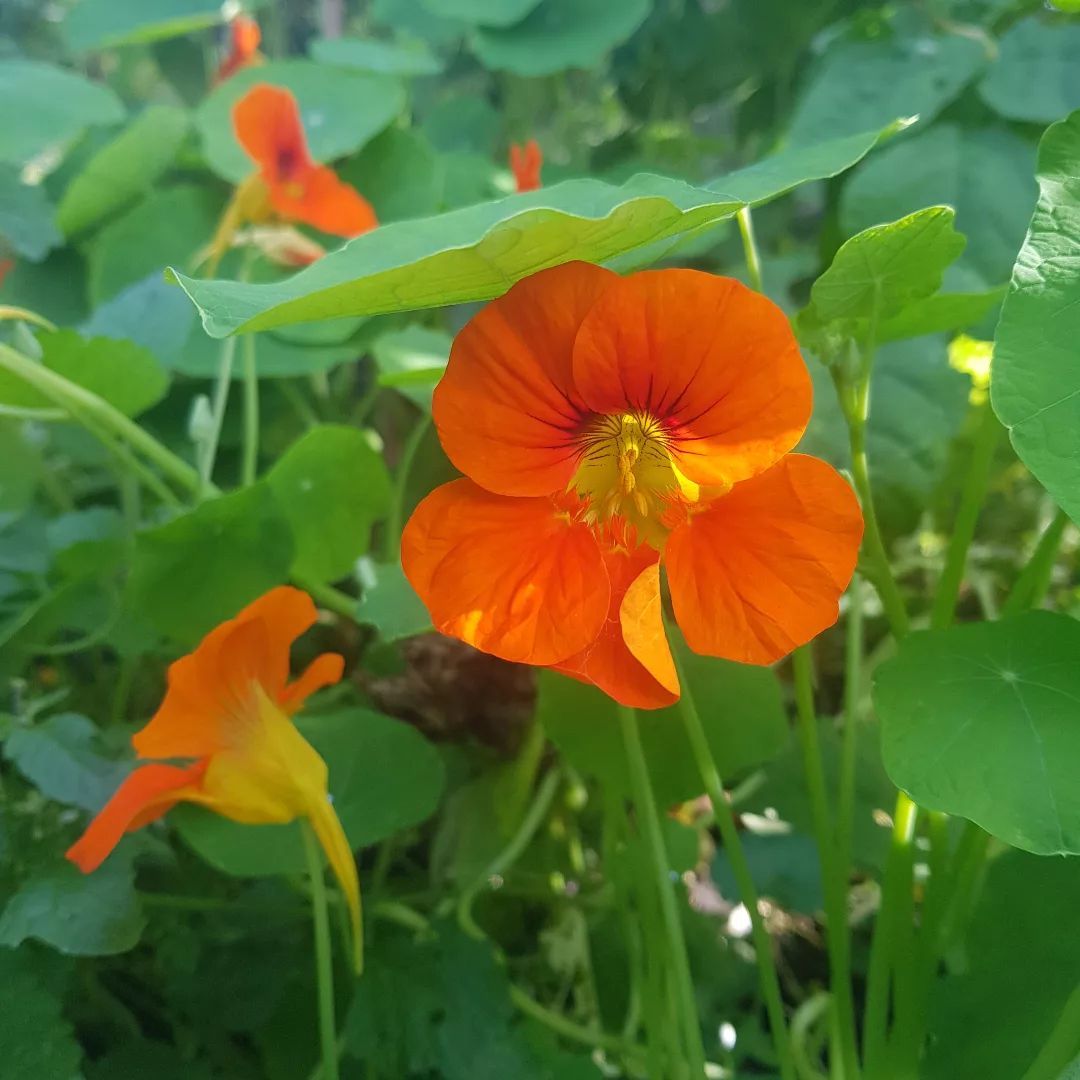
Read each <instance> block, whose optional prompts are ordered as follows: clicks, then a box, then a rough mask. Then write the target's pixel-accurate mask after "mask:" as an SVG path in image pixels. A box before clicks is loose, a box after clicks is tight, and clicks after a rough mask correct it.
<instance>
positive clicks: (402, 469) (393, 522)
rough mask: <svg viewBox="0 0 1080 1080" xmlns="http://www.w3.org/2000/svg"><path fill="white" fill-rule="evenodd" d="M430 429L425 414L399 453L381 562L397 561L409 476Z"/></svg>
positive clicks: (429, 419) (429, 423) (427, 417)
mask: <svg viewBox="0 0 1080 1080" xmlns="http://www.w3.org/2000/svg"><path fill="white" fill-rule="evenodd" d="M429 427H431V417H430V416H428V415H427V414H425V415H424V417H423V418H422V419H421V420H418V421H417V423H416V424H415V425H414V426H413V429H412V431H410V432H409V437H408V438H407V439H406V440H405V445H404V447H403V448H402V451H401V461H400V462H398V467H397V472H396V473H395V475H394V495H393V500H392V502H391V504H390V513H389V514H388V515H387V518H386V535H385V543H384V550H383V561H384V562H392V561H395V560H396V559H397V551H398V549H399V548H400V546H401V529H402V524H403V522H402V518H403V517H404V516H405V494H406V489H407V487H408V484H409V475H410V473H411V472H412V467H413V462H414V461H415V460H416V455H417V453H418V452H419V450H420V444H421V443H422V442H423V441H424V436H425V435H427V433H428V428H429Z"/></svg>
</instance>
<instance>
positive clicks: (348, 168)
mask: <svg viewBox="0 0 1080 1080" xmlns="http://www.w3.org/2000/svg"><path fill="white" fill-rule="evenodd" d="M338 175H339V176H340V177H341V179H342V180H344V181H346V182H347V183H350V184H352V185H353V186H354V187H355V188H356V189H357V190H358V191H360V192H361V193H362V194H363V195H364V197H365V198H366V199H367V200H368V201H369V202H370V203H371V205H372V206H373V207H375V213H376V215H377V216H378V218H379V221H380V222H381V223H382V224H386V223H387V222H390V221H400V220H401V219H403V218H416V217H424V216H425V215H427V214H432V213H434V212H435V211H436V210H437V209H438V208H439V197H440V194H441V190H442V182H441V175H440V162H439V160H438V158H437V157H436V155H435V151H434V150H433V149H432V148H431V146H430V144H429V143H428V141H427V140H426V139H425V138H424V137H423V135H421V134H420V133H419V132H417V131H408V130H406V129H405V128H399V127H389V128H387V129H386V130H385V131H384V132H382V133H381V134H379V135H376V136H375V138H374V139H372V140H371V142H369V143H368V144H367V146H365V147H364V148H363V150H361V151H360V153H359V154H357V155H356V156H355V157H352V158H350V159H349V160H348V161H347V162H345V164H344V165H342V166H341V168H339V169H338Z"/></svg>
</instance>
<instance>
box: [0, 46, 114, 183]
mask: <svg viewBox="0 0 1080 1080" xmlns="http://www.w3.org/2000/svg"><path fill="white" fill-rule="evenodd" d="M0 101H2V102H3V103H4V122H3V124H0V162H8V163H10V164H13V165H22V164H23V163H25V162H26V161H28V160H29V159H30V158H32V157H34V156H36V155H37V154H39V153H41V151H43V150H46V149H48V148H49V147H51V146H57V145H61V144H64V143H67V142H69V141H70V140H72V139H74V138H75V136H76V135H78V134H79V133H80V132H82V131H83V130H85V129H86V128H88V127H90V126H91V125H92V124H116V123H119V122H120V121H121V120H122V119H123V117H124V107H123V106H122V105H121V104H120V100H119V98H117V96H116V95H115V94H114V93H113V92H112V91H111V90H110V89H109V88H108V87H106V86H101V85H100V84H98V83H92V82H90V81H89V80H88V79H84V78H83V77H82V76H81V75H77V74H76V73H75V72H73V71H65V70H64V69H63V68H58V67H53V66H52V65H51V64H45V63H41V62H40V61H37V60H22V59H18V60H14V59H12V60H0Z"/></svg>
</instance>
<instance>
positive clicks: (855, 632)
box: [836, 578, 863, 881]
mask: <svg viewBox="0 0 1080 1080" xmlns="http://www.w3.org/2000/svg"><path fill="white" fill-rule="evenodd" d="M844 629H845V634H844V727H843V732H842V735H841V742H840V794H839V798H838V804H837V813H836V816H837V825H836V860H837V867H838V870H839V872H840V874H841V876H842V878H843V880H845V881H847V880H849V879H850V877H851V858H852V848H853V843H854V831H855V773H856V766H857V764H858V726H859V722H858V712H859V694H860V692H861V685H860V679H859V676H860V674H861V672H862V659H863V657H862V653H863V586H862V582H861V581H859V580H858V579H857V578H856V580H855V581H853V582H852V583H851V587H850V588H849V589H848V610H847V625H846V626H845V628H844Z"/></svg>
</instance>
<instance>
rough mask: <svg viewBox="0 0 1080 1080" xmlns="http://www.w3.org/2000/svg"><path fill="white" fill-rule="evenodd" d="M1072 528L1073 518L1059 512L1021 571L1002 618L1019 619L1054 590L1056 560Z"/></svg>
mask: <svg viewBox="0 0 1080 1080" xmlns="http://www.w3.org/2000/svg"><path fill="white" fill-rule="evenodd" d="M1068 524H1069V515H1068V514H1066V513H1065V511H1064V510H1061V509H1058V511H1057V513H1055V514H1054V517H1053V519H1052V520H1051V522H1050V524H1049V525H1047V527H1046V528H1045V529H1044V530H1043V534H1042V536H1040V537H1039V542H1038V543H1037V544H1036V545H1035V550H1034V551H1033V552H1032V553H1031V558H1030V559H1028V561H1027V565H1026V566H1025V567H1024V569H1023V570H1021V571H1020V576H1019V577H1018V578H1017V579H1016V582H1015V583H1014V585H1013V587H1012V590H1011V591H1010V592H1009V595H1008V597H1006V599H1005V603H1004V604H1003V605H1002V608H1001V617H1002V618H1003V619H1007V618H1009V617H1010V616H1012V615H1019V614H1020V612H1022V611H1026V610H1027V609H1028V608H1029V607H1037V606H1038V605H1039V604H1041V603H1042V601H1043V597H1044V596H1045V595H1046V590H1047V589H1048V588H1049V587H1050V575H1051V574H1052V573H1053V569H1054V560H1055V559H1056V558H1057V553H1058V548H1060V547H1061V540H1062V537H1063V536H1064V535H1065V527H1066V526H1067V525H1068Z"/></svg>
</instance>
